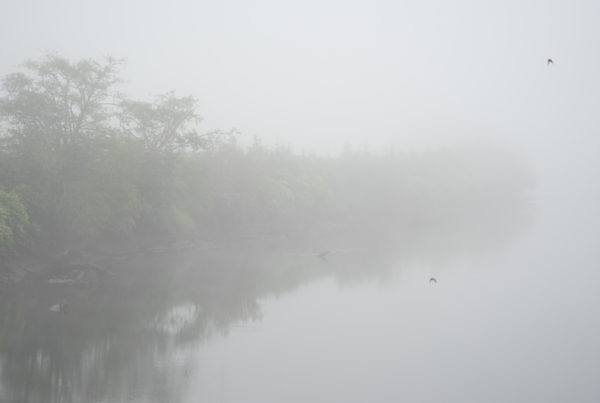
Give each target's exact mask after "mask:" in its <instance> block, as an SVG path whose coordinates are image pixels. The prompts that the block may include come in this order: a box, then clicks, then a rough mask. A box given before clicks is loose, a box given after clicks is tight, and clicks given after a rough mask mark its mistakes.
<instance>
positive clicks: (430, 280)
mask: <svg viewBox="0 0 600 403" xmlns="http://www.w3.org/2000/svg"><path fill="white" fill-rule="evenodd" d="M429 282H430V283H437V280H436V279H435V277H431V278H430V279H429Z"/></svg>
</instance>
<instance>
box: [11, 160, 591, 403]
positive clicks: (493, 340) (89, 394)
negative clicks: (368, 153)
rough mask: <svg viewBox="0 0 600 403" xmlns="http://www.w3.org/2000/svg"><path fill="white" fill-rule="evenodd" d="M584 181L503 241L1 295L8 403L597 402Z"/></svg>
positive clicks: (250, 255)
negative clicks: (59, 305) (62, 307)
mask: <svg viewBox="0 0 600 403" xmlns="http://www.w3.org/2000/svg"><path fill="white" fill-rule="evenodd" d="M586 168H589V166H587V165H585V164H581V165H580V166H579V167H575V168H573V169H572V171H571V173H570V174H567V175H566V176H565V177H564V178H563V180H561V181H559V182H557V181H555V180H554V179H553V178H554V177H553V176H546V177H545V178H546V179H543V178H542V180H541V181H540V183H539V185H538V187H537V189H536V191H535V192H534V194H532V195H531V199H530V202H531V206H532V208H531V211H530V213H531V216H530V217H529V216H527V217H526V216H519V217H517V218H515V217H513V219H512V220H510V221H511V224H510V225H505V226H503V227H500V229H499V227H494V228H493V229H490V228H489V227H486V226H485V225H484V226H483V227H481V228H477V229H475V230H473V229H471V230H468V231H467V230H464V228H462V226H461V225H460V223H456V224H455V225H454V226H451V227H446V228H444V229H443V230H439V231H436V232H435V233H427V234H421V235H420V236H418V237H417V238H418V240H414V239H411V237H410V236H405V237H404V238H402V239H394V240H393V241H390V242H387V243H386V245H385V247H374V246H373V245H375V244H376V243H373V244H367V245H366V246H364V245H363V247H361V248H356V247H354V248H344V247H343V245H340V244H343V242H340V244H338V245H335V247H334V248H333V249H332V251H331V253H330V254H329V255H328V256H327V257H326V258H319V257H318V252H319V251H320V249H316V248H317V246H315V245H303V246H302V247H296V248H292V247H289V245H287V246H286V247H280V245H279V246H277V245H267V246H265V245H264V244H262V245H261V246H260V247H257V246H256V245H253V244H243V245H229V246H227V247H222V248H215V249H214V250H196V251H192V252H186V253H183V254H175V255H173V254H166V255H163V256H148V257H140V258H138V259H135V260H131V261H127V262H125V263H119V262H114V263H113V264H114V265H115V266H118V265H119V264H122V265H127V266H129V267H128V269H127V271H126V273H127V274H126V275H122V276H121V277H120V278H119V284H118V285H117V286H115V285H111V286H110V287H99V288H97V289H93V290H89V289H79V288H73V287H71V288H68V289H66V288H62V289H54V291H40V288H39V285H37V286H35V285H31V286H22V287H21V288H18V289H16V290H14V291H13V292H11V293H8V294H7V295H4V296H3V298H2V306H1V309H2V313H1V316H0V318H1V319H2V326H1V327H0V401H2V402H27V403H29V402H53V403H62V402H107V403H108V402H110V403H117V402H183V403H187V402H190V403H191V402H261V403H269V402H366V401H373V402H400V401H405V402H445V403H459V402H460V403H463V402H544V403H548V402H566V401H572V402H597V401H600V383H598V374H600V348H599V347H598V340H600V315H598V308H599V307H600V293H598V291H597V285H598V284H599V283H600V281H599V280H600V274H599V270H598V262H599V261H600V260H599V254H600V248H599V246H600V245H599V244H598V239H600V237H599V236H598V235H600V234H599V230H598V228H599V227H600V226H599V225H598V221H599V217H598V214H597V212H598V208H597V207H596V206H597V203H596V201H597V200H598V198H597V194H596V189H595V187H593V186H589V184H588V183H587V182H586V181H585V180H583V181H582V180H576V179H577V178H581V175H580V174H581V172H583V171H584V170H585V169H586ZM569 175H570V176H569ZM549 178H550V179H549ZM500 221H502V220H500ZM520 221H523V222H520ZM515 222H516V224H515ZM319 247H322V245H319ZM431 277H434V278H435V279H436V280H437V282H431V281H430V278H431ZM57 287H60V285H57ZM63 287H64V286H63ZM46 289H48V286H45V287H44V290H46ZM57 295H61V296H62V297H61V298H63V300H64V301H68V303H69V305H68V310H67V312H65V313H64V314H62V313H57V312H52V311H51V310H50V309H48V307H50V306H52V304H53V303H55V302H56V301H58V299H57V298H58V297H57Z"/></svg>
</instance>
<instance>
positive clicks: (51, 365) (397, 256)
mask: <svg viewBox="0 0 600 403" xmlns="http://www.w3.org/2000/svg"><path fill="white" fill-rule="evenodd" d="M522 207H523V208H522V209H521V210H520V212H519V214H516V215H514V214H513V215H508V216H507V215H506V214H496V215H485V217H483V216H482V217H479V218H478V219H477V220H473V222H470V223H447V224H446V225H442V226H436V227H435V228H433V227H432V228H428V229H421V230H419V231H416V230H415V229H412V230H410V231H405V232H403V233H400V234H396V235H395V236H391V235H390V233H389V232H387V233H386V234H385V235H384V234H383V233H382V231H381V229H380V228H371V229H369V228H368V227H365V226H363V227H362V228H361V230H360V231H354V232H352V233H351V235H349V232H345V234H346V235H344V236H340V235H339V234H338V235H336V236H333V235H332V234H330V235H325V236H321V237H320V238H318V239H320V242H316V241H315V239H317V238H315V237H307V238H303V239H302V240H300V239H294V237H293V236H291V237H290V236H285V237H281V238H276V239H264V238H263V239H261V240H260V241H258V240H254V241H251V240H245V241H243V242H237V243H228V244H227V245H225V246H222V247H216V248H211V249H196V250H188V251H184V252H178V253H167V254H164V255H161V256H142V257H139V256H138V257H135V258H129V259H125V260H118V259H113V260H108V261H107V262H106V263H105V265H106V266H108V267H109V268H110V269H111V270H113V271H114V272H116V273H117V274H116V275H115V277H114V278H113V279H111V281H110V282H107V283H103V284H96V285H95V286H93V287H91V286H85V285H80V286H76V285H72V284H71V285H69V284H47V282H44V281H41V280H40V281H37V282H36V281H30V282H26V283H23V284H21V285H20V286H18V287H17V288H15V289H13V290H11V291H10V292H5V293H4V294H3V295H2V297H0V298H1V300H0V321H1V322H0V323H1V325H0V377H1V378H0V382H1V384H0V385H1V388H0V400H2V401H13V402H53V403H59V402H60V403H62V402H122V401H128V402H135V401H144V402H146V401H150V402H177V401H180V400H181V399H182V391H184V390H185V389H186V384H187V382H188V379H189V378H190V376H191V373H192V372H193V370H194V367H193V362H192V358H193V357H194V354H193V351H195V349H196V348H197V347H198V344H199V343H202V342H203V341H205V340H207V339H208V338H211V337H214V336H217V335H223V334H226V333H227V331H228V329H230V328H231V326H232V325H234V324H239V323H242V322H246V321H256V320H260V316H261V312H260V300H261V299H263V298H266V297H268V296H277V295H279V294H282V293H287V292H290V291H291V290H293V289H294V288H297V287H299V286H301V285H303V284H306V283H308V282H310V281H313V280H315V279H317V278H320V277H323V276H332V277H334V278H335V279H337V280H338V281H340V282H342V283H343V282H356V281H364V280H369V279H373V278H377V277H385V276H386V275H388V274H389V273H391V272H392V270H394V269H397V268H401V267H402V265H404V264H410V262H411V261H414V260H415V259H418V260H419V261H421V262H422V261H428V262H429V264H431V265H435V264H436V263H437V262H440V261H444V260H447V259H452V258H453V257H456V256H459V255H460V254H461V253H465V252H468V253H469V254H473V253H474V251H483V252H490V251H494V250H498V249H501V248H502V247H503V246H504V245H507V244H508V243H509V241H510V240H511V239H513V238H514V237H515V236H516V235H517V234H519V233H520V232H522V231H523V230H524V229H525V228H527V224H526V223H527V222H528V218H527V217H528V215H527V214H526V208H525V207H524V206H522ZM512 211H513V212H514V211H515V210H514V209H513V210H512ZM524 212H525V213H524ZM484 218H485V219H484ZM408 234H410V236H408ZM321 235H323V234H321ZM321 250H331V251H332V252H331V253H330V255H329V256H328V259H327V261H324V260H323V259H319V258H316V257H315V256H316V255H318V252H319V251H321ZM423 275H424V279H425V280H424V281H426V280H427V279H428V278H429V274H428V273H424V274H423ZM63 299H64V300H65V301H67V303H68V306H69V310H68V313H67V314H64V315H63V314H58V313H55V312H52V311H51V310H50V309H49V307H51V306H52V305H53V304H55V303H56V302H57V301H60V300H63Z"/></svg>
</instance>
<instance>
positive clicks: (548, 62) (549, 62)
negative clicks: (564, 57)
mask: <svg viewBox="0 0 600 403" xmlns="http://www.w3.org/2000/svg"><path fill="white" fill-rule="evenodd" d="M551 64H554V60H552V59H548V60H547V61H546V66H550V65H551Z"/></svg>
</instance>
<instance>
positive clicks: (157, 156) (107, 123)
mask: <svg viewBox="0 0 600 403" xmlns="http://www.w3.org/2000/svg"><path fill="white" fill-rule="evenodd" d="M118 65H119V64H118V62H116V61H115V60H112V59H107V60H105V61H104V62H96V61H92V60H82V61H78V62H70V61H68V60H66V59H63V58H61V57H58V56H53V55H50V56H47V57H45V58H43V59H42V60H41V61H33V62H28V63H26V64H25V65H24V66H23V67H24V71H23V72H19V73H15V74H11V75H9V76H7V77H6V78H5V79H4V80H3V81H2V89H3V94H2V96H0V185H4V187H5V188H6V189H13V190H14V191H15V192H17V193H18V194H19V196H18V197H17V196H16V193H10V192H9V193H6V192H4V193H1V195H2V197H1V198H0V247H1V248H3V249H5V250H8V249H12V248H14V247H15V246H16V245H19V244H22V243H23V240H24V239H25V236H26V232H27V230H26V229H27V228H29V227H32V228H36V231H34V233H35V234H36V240H37V242H50V241H51V242H54V243H55V244H56V247H57V248H58V247H64V244H71V243H81V242H84V243H85V242H94V241H95V240H97V239H100V238H102V237H105V238H106V237H107V236H108V237H110V236H112V235H118V236H119V237H143V238H145V239H146V238H147V239H148V240H150V241H166V240H173V239H176V238H179V237H193V236H203V237H216V236H227V237H230V236H240V235H242V234H250V235H252V234H267V233H271V232H289V231H302V230H310V229H314V228H330V227H335V228H338V230H340V231H342V230H343V231H362V230H364V229H365V226H372V227H373V228H384V227H385V228H392V227H393V228H405V227H407V226H410V225H422V224H424V223H439V222H441V221H443V220H448V219H453V217H454V218H456V217H464V216H466V215H467V213H472V212H473V211H480V212H483V213H485V211H487V210H486V208H487V206H490V205H492V204H493V202H494V200H500V201H502V202H503V203H506V202H507V200H509V199H510V198H511V197H512V195H514V194H518V193H521V192H522V190H523V189H525V188H526V187H527V185H528V184H527V183H526V182H522V181H520V180H519V178H523V177H527V175H523V174H522V173H523V171H524V170H523V169H522V168H521V167H519V165H518V164H516V163H515V162H514V161H513V160H512V157H511V156H510V155H508V154H502V153H497V152H495V151H493V152H490V151H489V150H485V149H481V150H469V151H468V152H465V151H464V150H454V151H452V150H439V151H434V152H428V153H424V154H422V155H404V154H399V153H388V154H387V155H377V156H375V155H370V154H368V153H366V152H357V151H353V150H351V149H349V148H347V149H346V151H345V152H344V154H343V155H342V156H341V157H340V158H336V159H328V158H318V157H315V156H305V155H296V154H293V153H292V152H290V151H289V150H288V149H286V148H281V147H279V148H275V149H268V148H266V147H264V146H263V145H262V144H261V143H260V141H258V140H257V141H256V142H255V144H254V145H252V146H251V147H249V148H248V149H245V148H243V147H241V146H239V145H238V144H237V143H236V138H235V133H234V132H233V131H232V132H220V131H214V132H208V133H204V134H201V133H200V131H199V130H198V123H199V122H200V120H201V119H200V116H199V113H198V111H197V103H196V100H195V99H194V98H192V97H178V96H176V95H175V94H174V93H167V94H164V95H161V96H158V97H156V98H155V99H154V100H153V101H152V102H147V101H140V100H131V99H125V98H123V97H122V96H117V95H116V94H118V91H117V87H116V86H117V84H118V83H119V82H120V79H119V77H118ZM490 161H491V162H493V163H490Z"/></svg>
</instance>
